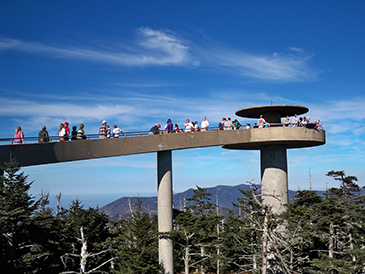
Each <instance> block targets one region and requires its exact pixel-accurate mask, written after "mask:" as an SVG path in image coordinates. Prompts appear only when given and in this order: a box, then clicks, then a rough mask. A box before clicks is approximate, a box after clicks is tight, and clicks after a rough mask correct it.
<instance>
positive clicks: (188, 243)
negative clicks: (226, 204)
mask: <svg viewBox="0 0 365 274" xmlns="http://www.w3.org/2000/svg"><path fill="white" fill-rule="evenodd" d="M193 191H194V194H193V196H192V197H191V198H188V199H187V200H188V201H191V204H190V205H189V206H187V207H186V212H180V214H179V215H178V216H177V218H176V219H175V223H176V225H177V227H178V230H177V232H176V234H175V241H176V242H177V243H179V244H180V246H181V247H182V248H183V249H182V250H181V251H180V252H179V253H178V254H180V255H181V256H180V257H182V258H183V261H184V270H185V272H186V271H188V270H189V268H200V271H201V272H204V271H216V270H217V268H218V266H219V264H218V263H219V261H220V260H221V259H222V258H221V254H220V252H219V250H220V246H221V242H222V240H221V239H220V238H219V233H220V229H219V225H220V224H221V220H222V219H223V216H220V215H218V214H217V213H214V209H215V208H216V205H214V204H213V203H211V202H210V196H211V195H212V194H210V193H208V192H207V189H206V188H201V187H199V186H197V189H194V190H193ZM175 246H176V245H175Z"/></svg>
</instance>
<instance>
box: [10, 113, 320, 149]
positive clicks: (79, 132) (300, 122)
mask: <svg viewBox="0 0 365 274" xmlns="http://www.w3.org/2000/svg"><path fill="white" fill-rule="evenodd" d="M310 123H311V122H310V116H308V117H303V118H302V117H298V116H297V115H296V114H295V115H294V117H293V118H292V120H291V121H290V118H289V116H286V117H285V118H284V119H283V122H282V125H283V126H284V127H305V126H306V125H307V124H310ZM313 125H314V128H322V124H320V120H319V119H318V120H316V121H315V122H314V123H313ZM270 126H271V124H270V123H269V122H267V121H266V120H265V118H264V117H263V115H260V118H259V120H258V122H257V123H255V124H254V125H253V126H251V125H250V124H249V123H247V124H246V126H245V127H244V128H245V129H251V128H264V127H270ZM241 128H243V127H242V125H241V124H240V122H239V121H238V120H237V119H235V120H234V121H232V120H231V118H230V117H228V119H226V118H225V117H223V118H222V121H221V122H219V123H218V127H217V128H214V129H217V130H237V129H241ZM208 129H209V122H208V120H207V118H206V117H203V119H202V121H201V123H200V126H199V123H198V122H197V121H195V122H190V120H189V119H186V121H185V123H184V126H183V127H181V128H180V127H179V125H178V124H175V125H174V124H173V123H172V121H171V119H168V120H167V122H166V125H165V126H164V128H163V129H161V124H155V125H154V126H153V127H152V128H151V129H150V130H149V132H148V135H154V134H161V133H165V134H169V133H184V132H197V131H207V130H208ZM120 136H127V135H126V134H125V133H124V132H123V131H122V130H121V129H120V128H119V127H118V126H117V125H113V127H112V128H110V126H109V125H108V124H107V121H106V120H103V122H102V125H101V126H100V127H99V138H100V139H107V138H111V137H113V138H119V137H120ZM85 139H88V137H87V135H86V134H85V130H84V124H80V126H79V129H77V127H76V126H73V127H72V131H70V128H69V123H68V122H67V121H66V122H64V123H61V124H60V126H59V130H58V140H59V141H60V142H65V141H69V140H71V141H75V140H85ZM50 141H51V139H50V136H49V134H48V132H47V129H46V126H42V130H41V131H40V132H39V133H38V142H39V143H47V142H50ZM13 143H14V144H23V143H24V133H23V131H22V129H21V127H17V128H16V130H15V134H14V140H13Z"/></svg>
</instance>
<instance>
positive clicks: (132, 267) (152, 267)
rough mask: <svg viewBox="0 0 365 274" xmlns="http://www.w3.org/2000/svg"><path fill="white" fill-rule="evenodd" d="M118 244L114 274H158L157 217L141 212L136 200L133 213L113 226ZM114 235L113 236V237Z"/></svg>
mask: <svg viewBox="0 0 365 274" xmlns="http://www.w3.org/2000/svg"><path fill="white" fill-rule="evenodd" d="M114 229H115V232H114V233H115V234H117V235H118V236H117V242H118V246H117V248H118V250H119V252H118V257H119V264H118V269H116V270H115V271H114V273H140V274H149V273H159V264H158V235H157V216H154V217H153V218H152V219H151V217H150V216H149V215H148V214H147V213H144V212H143V211H142V201H141V200H140V199H138V202H137V203H136V210H135V212H134V213H133V214H132V215H130V216H129V217H128V218H127V220H120V221H118V222H117V223H116V224H115V226H114ZM115 234H114V235H115Z"/></svg>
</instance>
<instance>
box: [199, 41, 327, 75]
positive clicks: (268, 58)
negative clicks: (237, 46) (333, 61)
mask: <svg viewBox="0 0 365 274" xmlns="http://www.w3.org/2000/svg"><path fill="white" fill-rule="evenodd" d="M202 56H204V59H205V62H206V63H211V65H212V66H218V67H220V68H221V69H225V70H228V71H229V72H230V73H236V74H239V75H242V76H244V77H250V78H256V79H261V80H272V81H286V82H300V81H304V80H315V79H316V78H317V76H318V74H319V73H321V71H320V70H316V69H313V68H312V67H311V66H310V60H311V59H312V58H313V55H311V54H306V53H305V52H304V51H303V50H302V49H298V48H290V49H289V51H288V52H286V53H284V52H281V53H273V54H270V55H264V54H251V53H248V52H245V51H237V50H231V49H228V48H216V49H212V50H209V51H206V50H202Z"/></svg>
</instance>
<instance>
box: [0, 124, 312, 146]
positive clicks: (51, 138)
mask: <svg viewBox="0 0 365 274" xmlns="http://www.w3.org/2000/svg"><path fill="white" fill-rule="evenodd" d="M249 125H250V124H249ZM314 125H315V124H314V123H309V124H308V126H306V128H313V127H314ZM270 126H271V127H279V126H284V127H286V125H284V124H281V123H270ZM265 127H268V126H267V125H266V126H264V128H265ZM289 127H291V125H289ZM252 128H258V126H257V125H256V126H254V125H250V129H252ZM244 129H246V125H241V128H240V130H244ZM212 130H219V128H218V127H209V131H212ZM149 132H150V131H131V132H124V135H123V134H119V138H125V137H135V136H148V135H149ZM192 132H194V130H192ZM163 133H164V131H163V130H161V134H163ZM174 134H178V133H174ZM42 138H44V137H42ZM60 138H64V137H60V136H49V142H59V140H60ZM71 138H72V135H69V136H68V141H81V140H79V139H78V140H71ZM110 138H113V135H110ZM15 139H19V138H0V145H8V144H22V143H16V142H14V140H15ZM23 139H24V143H38V140H39V138H38V137H24V138H23ZM93 139H99V134H86V139H85V140H93Z"/></svg>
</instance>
